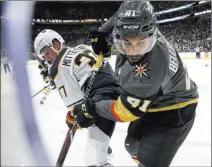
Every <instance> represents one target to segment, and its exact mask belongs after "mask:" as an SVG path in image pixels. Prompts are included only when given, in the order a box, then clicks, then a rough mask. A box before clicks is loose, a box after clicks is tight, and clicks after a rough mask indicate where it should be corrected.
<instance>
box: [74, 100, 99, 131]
mask: <svg viewBox="0 0 212 167" xmlns="http://www.w3.org/2000/svg"><path fill="white" fill-rule="evenodd" d="M73 115H74V116H76V117H77V118H76V121H77V124H78V125H79V126H80V127H81V128H87V127H89V126H91V125H93V124H94V123H95V117H96V116H97V114H96V112H95V111H93V102H92V100H91V99H86V100H84V101H83V102H82V103H81V104H78V105H75V106H74V109H73Z"/></svg>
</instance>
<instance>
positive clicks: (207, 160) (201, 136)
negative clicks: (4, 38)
mask: <svg viewBox="0 0 212 167" xmlns="http://www.w3.org/2000/svg"><path fill="white" fill-rule="evenodd" d="M110 62H111V64H112V66H113V67H114V60H113V58H112V59H111V60H110ZM184 62H185V64H186V65H187V67H188V71H189V75H190V77H191V78H192V79H193V80H194V81H195V82H196V84H197V85H198V89H199V94H200V100H199V104H198V107H197V115H196V120H195V124H194V126H193V128H192V130H191V132H190V134H189V135H188V137H187V139H186V140H185V142H184V143H183V145H182V147H181V148H180V149H179V151H178V152H177V154H176V156H175V158H174V159H173V161H172V164H171V166H211V60H184ZM27 69H28V71H29V83H30V85H31V94H32V95H33V94H35V93H36V92H37V91H39V90H40V89H42V88H43V87H44V85H45V84H44V83H43V82H42V78H41V76H40V75H39V71H38V69H37V64H34V65H29V66H27ZM10 81H11V78H10V77H8V76H5V75H4V81H2V82H3V83H2V85H3V86H4V88H5V89H9V88H8V86H7V85H8V84H9V82H10ZM10 84H11V83H10ZM3 92H6V91H3ZM42 95H43V94H42V93H40V94H39V95H37V96H36V97H35V98H33V106H34V108H35V112H36V120H37V124H38V125H39V131H40V135H41V137H42V141H43V143H44V145H45V148H46V150H47V152H48V154H49V158H50V160H51V163H52V164H55V162H56V160H57V158H58V155H59V152H60V149H61V147H62V144H63V141H64V139H65V135H66V132H67V130H68V128H67V126H66V124H65V116H66V113H67V109H66V108H65V106H64V104H63V102H62V99H61V97H60V95H59V93H58V91H57V90H54V91H53V92H52V93H51V94H50V95H49V96H48V97H47V100H46V102H45V104H44V105H40V103H39V101H40V99H41V97H42ZM1 99H2V98H1ZM1 111H2V112H6V111H3V110H1ZM7 117H8V115H6V114H4V118H1V119H6V120H7V119H8V121H9V120H11V119H10V118H7ZM20 119H21V118H20ZM13 121H17V120H16V119H15V118H13V119H12V121H11V124H13V123H16V122H13ZM5 122H6V121H5ZM5 122H3V123H4V124H3V127H2V129H4V128H7V127H6V125H8V126H9V125H10V124H9V123H8V122H6V123H5ZM127 127H128V123H117V125H116V128H115V131H114V134H113V136H112V139H111V147H112V149H113V156H111V157H110V162H111V163H112V164H113V165H115V166H136V163H135V162H134V161H133V160H132V159H131V158H130V156H129V155H128V153H127V151H126V150H125V148H124V140H125V137H126V134H127V133H126V132H127ZM3 131H4V132H5V134H4V135H7V132H6V130H3ZM86 135H87V131H86V129H83V130H78V131H77V133H76V135H75V138H74V142H73V143H72V145H71V147H70V149H69V152H68V155H67V157H66V160H65V163H64V166H83V165H84V161H83V153H84V151H85V150H84V148H85V144H86ZM5 138H6V137H5ZM23 140H24V142H26V140H25V139H23ZM3 141H5V142H6V139H5V140H3ZM3 141H2V142H3ZM2 142H1V143H2ZM19 142H20V146H19V148H20V147H21V142H22V140H21V138H20V141H19ZM6 144H7V143H6ZM17 144H18V143H17ZM13 145H15V144H13ZM13 145H11V148H9V149H11V151H13ZM7 148H8V147H7ZM5 149H6V147H5ZM17 149H18V148H17ZM28 149H29V148H26V149H25V150H26V152H27V151H28ZM3 151H4V150H3ZM16 152H18V151H17V150H16ZM23 152H24V151H23ZM8 154H9V153H8ZM11 154H12V153H11ZM13 154H14V153H13ZM90 154H92V153H90ZM21 155H23V156H26V155H24V154H22V152H20V153H19V157H21ZM5 156H6V155H5ZM1 158H7V157H4V156H3V157H2V156H1ZM16 158H17V157H16ZM4 162H5V165H11V164H10V163H9V162H7V161H6V160H5V161H4ZM19 162H22V163H23V164H24V165H27V164H29V162H28V161H26V160H24V159H23V158H22V159H21V160H17V163H19ZM6 163H9V164H6ZM15 165H19V166H20V164H15Z"/></svg>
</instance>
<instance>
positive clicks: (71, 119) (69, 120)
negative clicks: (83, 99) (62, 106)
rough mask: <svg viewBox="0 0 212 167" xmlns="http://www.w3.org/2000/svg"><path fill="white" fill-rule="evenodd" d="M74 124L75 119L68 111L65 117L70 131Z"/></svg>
mask: <svg viewBox="0 0 212 167" xmlns="http://www.w3.org/2000/svg"><path fill="white" fill-rule="evenodd" d="M75 122H76V118H75V117H73V116H72V111H71V110H70V111H68V113H67V115H66V124H67V125H68V127H69V128H70V129H72V127H73V125H74V123H75Z"/></svg>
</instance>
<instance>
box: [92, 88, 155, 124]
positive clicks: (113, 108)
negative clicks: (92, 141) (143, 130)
mask: <svg viewBox="0 0 212 167" xmlns="http://www.w3.org/2000/svg"><path fill="white" fill-rule="evenodd" d="M155 97H157V94H155V95H153V96H150V97H148V98H145V99H141V98H137V97H134V96H133V95H131V94H129V93H127V92H125V91H123V93H122V94H121V95H120V96H119V98H118V99H117V100H108V101H100V102H97V103H95V111H96V112H97V113H98V114H99V115H100V116H102V117H105V118H107V119H110V120H113V121H118V122H130V121H135V120H137V119H139V118H140V117H141V116H142V115H143V114H144V113H145V112H147V111H148V109H149V108H150V106H151V104H152V103H153V101H154V99H155Z"/></svg>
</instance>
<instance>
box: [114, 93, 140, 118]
mask: <svg viewBox="0 0 212 167" xmlns="http://www.w3.org/2000/svg"><path fill="white" fill-rule="evenodd" d="M111 110H112V113H113V115H114V116H115V117H116V118H117V117H118V118H119V119H118V120H119V121H122V122H129V121H135V120H136V119H138V118H139V117H136V116H134V115H133V114H132V113H131V112H130V111H129V110H128V109H127V108H126V107H125V106H124V105H123V104H122V102H121V99H120V97H119V98H118V100H117V101H116V102H115V103H114V104H112V106H111Z"/></svg>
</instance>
